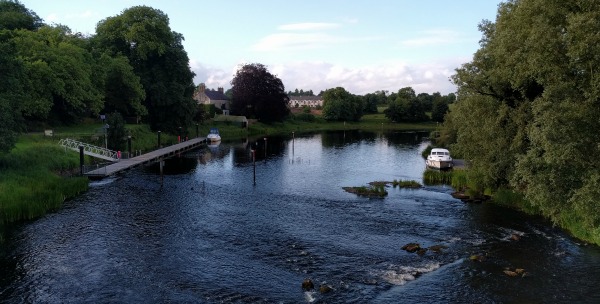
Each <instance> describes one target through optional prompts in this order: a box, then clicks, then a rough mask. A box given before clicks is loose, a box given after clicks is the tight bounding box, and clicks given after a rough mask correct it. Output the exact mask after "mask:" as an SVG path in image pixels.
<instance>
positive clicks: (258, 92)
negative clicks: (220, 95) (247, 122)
mask: <svg viewBox="0 0 600 304" xmlns="http://www.w3.org/2000/svg"><path fill="white" fill-rule="evenodd" d="M231 92H232V101H231V112H232V113H233V114H236V115H244V116H247V117H255V118H257V119H258V120H260V121H262V122H267V123H269V122H275V121H283V119H285V118H286V117H287V116H288V115H289V113H290V111H289V108H288V103H289V97H288V96H287V94H286V93H285V88H284V86H283V83H282V82H281V80H280V79H279V78H277V77H276V76H274V75H273V74H271V73H270V72H269V71H268V70H267V68H266V67H265V66H264V65H262V64H260V63H252V64H246V65H244V66H242V67H241V68H240V69H238V71H237V72H236V74H235V77H234V78H233V80H231Z"/></svg>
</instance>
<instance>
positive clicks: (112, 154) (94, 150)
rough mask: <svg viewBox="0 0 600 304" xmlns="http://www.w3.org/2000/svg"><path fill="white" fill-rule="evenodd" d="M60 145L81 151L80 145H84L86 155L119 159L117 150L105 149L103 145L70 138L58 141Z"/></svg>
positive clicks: (113, 159)
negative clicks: (99, 145)
mask: <svg viewBox="0 0 600 304" xmlns="http://www.w3.org/2000/svg"><path fill="white" fill-rule="evenodd" d="M58 144H59V145H61V146H63V147H65V148H66V149H71V150H74V151H77V152H79V147H80V146H83V153H84V154H85V155H89V156H93V157H97V158H101V159H105V160H109V161H118V160H119V158H118V157H117V151H113V150H109V149H105V148H102V147H98V146H94V145H90V144H87V143H84V142H80V141H76V140H73V139H70V138H64V139H61V140H60V141H59V142H58Z"/></svg>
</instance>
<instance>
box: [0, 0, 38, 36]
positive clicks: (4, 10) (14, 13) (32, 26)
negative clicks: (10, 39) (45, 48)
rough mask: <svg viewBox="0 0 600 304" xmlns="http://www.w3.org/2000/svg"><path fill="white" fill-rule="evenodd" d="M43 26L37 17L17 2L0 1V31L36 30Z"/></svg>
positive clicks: (13, 0) (9, 0) (15, 0)
mask: <svg viewBox="0 0 600 304" xmlns="http://www.w3.org/2000/svg"><path fill="white" fill-rule="evenodd" d="M42 25H43V23H42V19H41V18H40V17H38V15H37V14H36V13H35V12H33V11H31V10H29V9H27V8H26V7H25V6H24V5H23V4H21V3H20V2H19V1H17V0H0V30H18V29H24V30H30V31H33V30H36V29H38V28H40V27H41V26H42Z"/></svg>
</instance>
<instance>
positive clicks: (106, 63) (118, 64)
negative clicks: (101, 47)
mask: <svg viewBox="0 0 600 304" xmlns="http://www.w3.org/2000/svg"><path fill="white" fill-rule="evenodd" d="M100 61H101V66H102V67H104V73H105V75H104V83H103V89H104V111H103V112H104V113H112V112H119V113H120V114H121V115H123V116H135V117H141V116H143V115H146V114H148V110H147V109H146V107H145V106H144V105H143V104H142V101H143V100H144V99H145V98H146V93H145V92H144V88H143V87H142V84H141V83H140V77H139V76H137V75H136V74H135V72H134V71H133V67H132V66H131V65H130V64H129V60H128V59H127V57H124V56H121V55H117V56H115V57H114V58H111V57H109V56H108V55H107V54H103V55H102V57H101V60H100Z"/></svg>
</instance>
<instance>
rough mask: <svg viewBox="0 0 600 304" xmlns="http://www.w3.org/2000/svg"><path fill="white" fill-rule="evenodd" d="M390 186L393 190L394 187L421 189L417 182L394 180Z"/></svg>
mask: <svg viewBox="0 0 600 304" xmlns="http://www.w3.org/2000/svg"><path fill="white" fill-rule="evenodd" d="M392 186H393V187H394V188H396V187H400V188H421V187H422V186H421V184H419V182H417V181H414V180H394V181H393V182H392Z"/></svg>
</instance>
